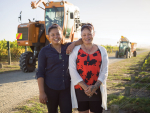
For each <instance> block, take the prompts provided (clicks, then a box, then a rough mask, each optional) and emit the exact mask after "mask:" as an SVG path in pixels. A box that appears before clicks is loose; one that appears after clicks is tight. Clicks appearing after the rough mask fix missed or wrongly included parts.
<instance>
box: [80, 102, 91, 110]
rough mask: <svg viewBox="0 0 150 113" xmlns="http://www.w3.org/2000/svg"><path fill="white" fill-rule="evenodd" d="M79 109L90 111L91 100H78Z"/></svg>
mask: <svg viewBox="0 0 150 113" xmlns="http://www.w3.org/2000/svg"><path fill="white" fill-rule="evenodd" d="M78 111H79V113H90V111H89V102H88V101H79V102H78Z"/></svg>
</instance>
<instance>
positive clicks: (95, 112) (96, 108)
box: [89, 101, 103, 113]
mask: <svg viewBox="0 0 150 113" xmlns="http://www.w3.org/2000/svg"><path fill="white" fill-rule="evenodd" d="M101 105H102V102H101V101H89V107H90V111H91V113H102V112H103V108H102V107H101Z"/></svg>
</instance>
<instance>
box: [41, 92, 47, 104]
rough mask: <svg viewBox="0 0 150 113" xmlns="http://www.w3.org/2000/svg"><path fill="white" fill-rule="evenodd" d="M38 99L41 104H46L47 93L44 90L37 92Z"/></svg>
mask: <svg viewBox="0 0 150 113" xmlns="http://www.w3.org/2000/svg"><path fill="white" fill-rule="evenodd" d="M39 101H40V103H42V104H46V102H47V101H48V99H47V95H46V93H45V92H42V93H40V94H39Z"/></svg>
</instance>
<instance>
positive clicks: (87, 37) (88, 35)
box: [81, 28, 94, 44]
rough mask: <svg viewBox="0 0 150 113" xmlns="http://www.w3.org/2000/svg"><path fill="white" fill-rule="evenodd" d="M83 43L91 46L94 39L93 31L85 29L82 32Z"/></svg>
mask: <svg viewBox="0 0 150 113" xmlns="http://www.w3.org/2000/svg"><path fill="white" fill-rule="evenodd" d="M81 37H82V41H83V43H84V44H91V43H92V41H93V37H94V32H93V30H91V31H90V30H89V29H87V28H84V29H83V30H82V32H81Z"/></svg>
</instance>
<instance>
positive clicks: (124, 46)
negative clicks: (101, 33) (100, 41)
mask: <svg viewBox="0 0 150 113" xmlns="http://www.w3.org/2000/svg"><path fill="white" fill-rule="evenodd" d="M130 47H131V44H130V42H124V41H121V42H120V45H119V49H126V48H130Z"/></svg>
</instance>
